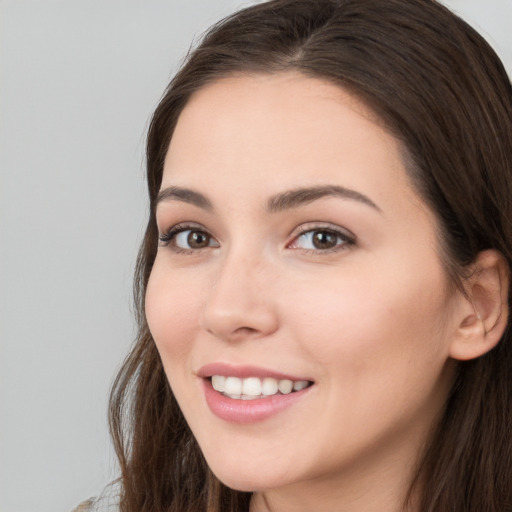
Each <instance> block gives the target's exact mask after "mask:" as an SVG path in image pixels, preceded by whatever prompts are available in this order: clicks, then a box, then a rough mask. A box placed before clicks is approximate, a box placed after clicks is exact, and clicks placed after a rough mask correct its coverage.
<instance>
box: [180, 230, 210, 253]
mask: <svg viewBox="0 0 512 512" xmlns="http://www.w3.org/2000/svg"><path fill="white" fill-rule="evenodd" d="M184 233H187V231H185V232H184ZM187 244H188V247H187V249H188V248H190V249H203V248H204V247H208V246H209V245H210V236H209V235H208V234H207V233H205V232H204V231H188V236H187Z"/></svg>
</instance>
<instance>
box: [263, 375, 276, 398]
mask: <svg viewBox="0 0 512 512" xmlns="http://www.w3.org/2000/svg"><path fill="white" fill-rule="evenodd" d="M278 389H279V385H278V384H277V380H276V379H272V378H271V377H267V378H265V379H263V385H262V386H261V392H262V394H263V395H265V396H269V395H275V394H276V393H277V391H278Z"/></svg>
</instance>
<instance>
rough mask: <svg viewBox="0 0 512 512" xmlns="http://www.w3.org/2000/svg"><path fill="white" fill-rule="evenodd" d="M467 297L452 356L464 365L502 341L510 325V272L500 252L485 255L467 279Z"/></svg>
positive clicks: (477, 261) (489, 252)
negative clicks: (463, 362)
mask: <svg viewBox="0 0 512 512" xmlns="http://www.w3.org/2000/svg"><path fill="white" fill-rule="evenodd" d="M465 287H466V293H467V296H466V297H465V299H464V306H463V308H462V310H461V313H462V314H461V319H460V323H459V326H458V329H457V333H456V335H455V337H454V339H453V340H452V344H451V346H450V356H451V357H452V358H454V359H458V360H461V361H465V360H469V359H475V358H477V357H480V356H482V355H483V354H485V353H487V352H489V350H491V349H493V348H494V347H495V346H496V345H497V344H498V343H499V341H500V339H501V337H502V335H503V333H504V331H505V328H506V326H507V321H508V290H509V268H508V264H507V261H506V260H505V258H504V256H503V255H502V254H501V253H500V252H499V251H496V250H487V251H483V252H481V253H480V254H479V255H478V257H477V259H476V261H475V263H474V265H473V272H472V273H471V275H470V277H468V278H467V280H466V283H465Z"/></svg>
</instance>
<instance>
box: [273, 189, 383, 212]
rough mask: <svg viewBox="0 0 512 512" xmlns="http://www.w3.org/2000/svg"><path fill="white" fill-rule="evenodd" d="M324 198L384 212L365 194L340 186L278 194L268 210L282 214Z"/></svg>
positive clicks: (295, 190)
mask: <svg viewBox="0 0 512 512" xmlns="http://www.w3.org/2000/svg"><path fill="white" fill-rule="evenodd" d="M324 197H339V198H341V199H351V200H353V201H358V202H360V203H363V204H365V205H367V206H371V207H372V208H374V209H375V210H377V211H379V212H380V211H382V210H381V209H380V208H379V207H378V206H377V205H376V204H375V203H374V202H373V201H372V200H371V199H370V198H369V197H367V196H365V195H364V194H361V193H360V192H357V191H356V190H352V189H350V188H345V187H340V186H338V185H323V186H317V187H306V188H297V189H294V190H289V191H287V192H283V193H281V194H277V195H276V196H274V197H271V198H270V199H269V200H268V202H267V205H266V210H267V211H268V212H270V213H275V212H281V211H283V210H288V209H291V208H297V207H298V206H302V205H305V204H309V203H312V202H313V201H316V200H318V199H321V198H324Z"/></svg>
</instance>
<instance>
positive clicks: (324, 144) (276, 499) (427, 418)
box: [146, 73, 476, 512]
mask: <svg viewBox="0 0 512 512" xmlns="http://www.w3.org/2000/svg"><path fill="white" fill-rule="evenodd" d="M401 151H402V148H401V147H400V144H399V142H398V141H397V140H396V139H395V138H394V137H393V136H392V135H390V134H389V133H388V132H387V131H386V130H385V129H384V128H383V127H382V126H381V125H380V124H379V123H378V121H377V119H375V116H373V115H372V113H371V112H370V111H368V109H367V108H366V107H365V106H364V105H362V104H361V103H360V102H359V101H358V100H357V99H356V98H354V97H353V96H351V95H349V94H348V93H347V92H346V91H344V90H343V89H340V88H339V87H337V86H334V85H332V84H329V83H327V82H324V81H322V80H318V79H313V78H307V77H304V76H301V75H299V74H296V73H282V74H274V75H261V76H260V75H251V76H236V77H230V78H225V79H221V80H219V81H217V82H215V83H213V84H211V85H209V86H207V87H205V88H203V89H202V90H200V91H199V92H197V93H196V94H195V95H194V96H193V97H192V98H191V100H190V101H189V103H188V104H187V106H186V107H185V109H184V111H183V112H182V114H181V116H180V118H179V121H178V124H177V127H176V130H175V133H174V135H173V138H172V141H171V144H170V147H169V151H168V154H167V158H166V161H165V166H164V175H163V183H162V190H165V189H167V188H168V187H182V188H187V189H192V190H193V191H195V192H198V193H200V194H202V195H203V196H205V197H206V198H207V199H208V201H209V202H210V203H211V209H208V208H205V207H204V205H201V204H191V202H190V198H188V199H187V198H183V197H181V198H179V197H167V198H166V199H164V200H162V201H161V202H160V203H159V205H158V207H157V223H158V229H159V232H160V233H161V234H162V235H164V234H165V233H167V232H168V231H169V230H170V229H171V228H172V227H173V226H175V225H177V224H181V225H183V224H184V223H192V224H193V227H192V228H189V229H191V230H192V231H194V230H195V231H198V230H199V231H202V232H205V233H207V234H208V237H209V238H207V239H206V240H207V241H208V243H207V245H206V246H205V247H203V248H196V249H194V248H190V246H189V245H187V236H188V234H190V232H186V234H185V235H181V236H180V237H179V238H178V237H174V238H173V239H172V240H171V241H170V242H168V243H161V244H160V247H159V249H158V254H157V256H156V260H155V264H154V267H153V270H152V273H151V277H150V280H149V284H148V288H147V295H146V315H147V319H148V323H149V327H150V330H151V332H152V334H153V337H154V340H155V343H156V345H157V348H158V351H159V353H160V355H161V358H162V361H163V364H164V368H165V371H166V374H167V377H168V379H169V382H170V385H171V387H172V389H173V392H174V394H175V396H176V398H177V400H178V402H179V404H180V406H181V408H182V411H183V413H184V415H185V417H186V419H187V421H188V423H189V425H190V427H191V429H192V431H193V433H194V435H195V437H196V438H197V440H198V442H199V445H200V447H201V449H202V451H203V453H204V455H205V457H206V460H207V462H208V464H209V466H210V467H211V469H212V470H213V472H214V473H215V474H216V475H217V476H218V478H219V479H220V480H221V481H223V482H224V483H225V484H227V485H228V486H230V487H233V488H235V489H239V490H246V491H253V492H254V496H253V499H252V502H251V512H262V511H269V510H272V511H280V512H283V511H311V510H315V511H317V512H324V511H337V512H340V511H341V512H343V511H345V512H359V511H360V512H392V511H393V512H396V511H398V510H400V507H401V504H402V502H403V500H404V498H405V495H406V493H407V490H408V487H409V484H410V479H411V475H412V471H413V468H414V465H415V463H416V462H417V458H418V454H419V453H420V451H421V448H422V446H423V444H424V443H425V440H426V438H427V436H428V433H429V430H430V429H431V427H432V425H433V424H434V423H435V422H436V420H437V418H438V417H439V415H440V413H441V411H442V409H443V405H444V403H445V401H446V397H447V394H448V392H449V389H450V385H451V383H452V379H453V370H454V363H453V360H452V359H450V350H451V349H452V348H453V345H454V343H455V340H456V339H458V337H459V338H460V325H461V317H463V316H464V315H466V310H467V309H468V302H467V300H466V299H465V298H464V297H462V295H461V294H460V293H459V292H458V291H456V290H455V289H454V287H453V286H450V282H449V279H448V277H447V274H446V272H445V269H444V267H443V264H442V262H441V259H440V256H439V250H438V243H437V235H436V233H437V230H436V227H437V224H436V219H435V216H434V214H433V213H432V212H431V211H430V210H429V209H428V208H427V207H426V205H425V204H424V202H423V201H422V199H421V198H420V197H419V196H418V194H417V193H416V192H415V190H414V189H413V187H412V185H411V183H410V181H409V178H408V176H407V173H406V170H405V168H404V163H403V161H402V158H401ZM326 185H335V186H338V187H345V188H346V189H350V190H352V191H355V192H357V193H358V194H361V195H364V196H365V198H367V199H369V201H371V203H373V205H371V204H369V203H368V202H365V201H362V200H361V199H360V198H359V199H357V198H354V197H348V198H347V197H338V196H327V197H321V198H318V199H317V200H314V201H311V202H308V203H307V204H300V205H295V206H294V207H292V208H286V209H283V210H281V211H273V212H269V211H268V208H266V207H265V205H266V203H267V202H268V200H269V198H271V197H273V196H275V195H276V194H280V193H283V192H286V191H289V190H294V189H297V188H301V187H321V186H326ZM301 230H303V231H304V230H309V231H310V232H311V231H312V230H313V231H314V230H316V231H317V232H318V231H321V232H324V233H325V230H331V231H332V230H338V231H340V232H341V234H342V236H340V237H339V238H336V236H335V237H334V240H336V246H335V247H334V248H331V249H329V250H325V249H318V248H316V247H315V246H314V245H313V244H312V243H311V239H310V238H308V236H307V235H301ZM349 233H350V237H351V239H352V240H351V241H349V242H347V241H346V237H345V236H344V235H347V234H349ZM472 318H473V319H476V316H474V315H473V317H472ZM471 322H473V323H474V322H476V320H466V323H471ZM459 343H460V340H459ZM213 362H223V363H228V364H251V365H254V366H260V367H264V368H268V369H272V370H275V371H278V372H283V373H289V374H292V375H294V376H300V377H303V378H305V379H308V380H312V381H314V385H313V386H312V387H311V389H310V390H309V392H308V393H307V394H305V395H304V396H303V398H301V399H300V400H299V401H298V402H297V403H295V404H294V405H293V406H292V407H289V408H287V409H285V410H284V411H281V412H280V413H279V414H276V415H274V416H272V417H270V418H268V419H266V420H264V421H260V422H256V423H249V424H235V423H229V422H226V421H224V420H222V419H220V418H218V417H217V416H215V415H214V414H213V413H212V412H211V411H210V409H209V408H208V406H207V404H206V401H205V397H204V392H203V387H202V384H203V382H202V379H201V378H200V377H198V376H197V372H198V371H199V369H200V368H201V367H202V366H203V365H205V364H208V363H213Z"/></svg>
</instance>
